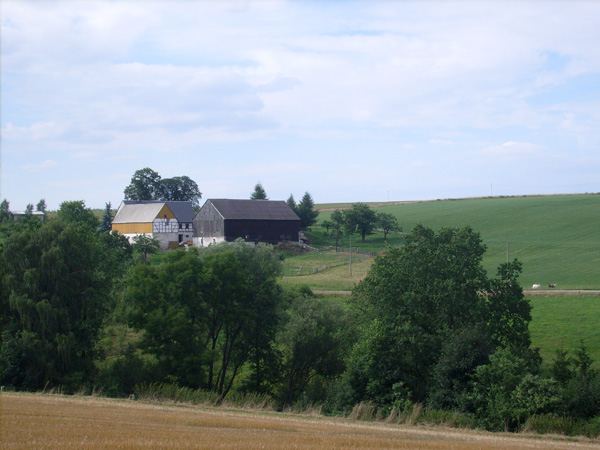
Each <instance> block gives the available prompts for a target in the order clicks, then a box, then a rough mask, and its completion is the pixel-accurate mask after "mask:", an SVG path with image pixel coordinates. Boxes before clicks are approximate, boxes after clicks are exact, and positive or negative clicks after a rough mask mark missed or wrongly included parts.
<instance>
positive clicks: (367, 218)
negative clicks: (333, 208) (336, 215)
mask: <svg viewBox="0 0 600 450" xmlns="http://www.w3.org/2000/svg"><path fill="white" fill-rule="evenodd" d="M344 216H345V219H346V233H348V234H354V233H355V232H357V231H358V232H359V233H360V235H361V237H362V241H363V242H365V237H366V235H367V234H373V230H374V229H375V225H377V214H376V213H375V211H373V209H372V208H371V207H370V206H369V205H367V204H366V203H353V204H352V208H351V209H349V210H347V211H345V212H344Z"/></svg>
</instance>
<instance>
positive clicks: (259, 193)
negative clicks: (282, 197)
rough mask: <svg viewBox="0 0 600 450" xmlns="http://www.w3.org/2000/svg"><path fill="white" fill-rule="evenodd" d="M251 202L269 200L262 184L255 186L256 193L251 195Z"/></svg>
mask: <svg viewBox="0 0 600 450" xmlns="http://www.w3.org/2000/svg"><path fill="white" fill-rule="evenodd" d="M250 200H269V199H268V198H267V193H266V192H265V189H264V188H263V187H262V184H260V182H259V183H257V184H256V186H254V192H252V194H250Z"/></svg>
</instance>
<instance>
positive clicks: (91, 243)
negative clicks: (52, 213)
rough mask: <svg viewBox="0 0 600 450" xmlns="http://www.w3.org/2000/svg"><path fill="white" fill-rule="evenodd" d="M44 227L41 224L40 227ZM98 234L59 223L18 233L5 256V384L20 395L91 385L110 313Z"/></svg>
mask: <svg viewBox="0 0 600 450" xmlns="http://www.w3.org/2000/svg"><path fill="white" fill-rule="evenodd" d="M38 222H39V221H38ZM101 255H102V249H101V247H100V245H99V242H98V240H97V236H96V233H95V230H92V229H90V228H89V227H85V226H81V225H80V224H79V223H77V222H68V221H63V220H54V221H50V222H47V223H45V224H41V222H40V225H39V227H38V229H35V230H32V229H28V228H23V229H21V230H16V231H14V232H13V233H11V235H10V236H9V237H8V238H7V239H6V241H5V242H4V246H3V252H2V295H1V297H0V303H1V306H0V309H1V311H2V318H1V319H0V320H1V321H2V330H3V333H2V342H1V347H0V360H1V361H2V364H1V367H0V371H1V373H0V378H1V382H2V383H3V384H9V385H13V386H15V387H18V388H20V389H41V388H42V387H44V385H50V386H63V387H65V389H67V390H70V389H74V388H77V387H78V386H79V385H81V384H82V383H83V382H85V381H88V380H90V379H91V375H92V373H93V371H94V365H93V359H94V354H95V352H94V343H95V340H96V337H97V333H98V330H99V327H100V325H101V323H102V320H103V317H104V314H105V313H106V308H107V303H108V302H107V301H106V299H107V296H108V294H109V292H110V284H109V281H110V280H109V278H108V277H106V276H105V274H104V273H103V272H102V270H101V264H102V258H101Z"/></svg>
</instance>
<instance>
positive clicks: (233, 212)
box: [194, 199, 300, 246]
mask: <svg viewBox="0 0 600 450" xmlns="http://www.w3.org/2000/svg"><path fill="white" fill-rule="evenodd" d="M299 231H300V218H299V217H298V216H297V215H296V213H294V211H292V209H291V208H290V207H289V206H288V204H287V203H286V202H284V201H274V200H228V199H212V200H207V201H206V203H204V206H202V209H201V210H200V211H199V212H198V214H196V217H194V244H195V245H197V246H206V245H209V244H212V243H218V242H222V241H233V240H235V239H237V238H242V239H244V240H245V241H247V242H268V243H271V244H276V243H279V242H284V241H298V232H299Z"/></svg>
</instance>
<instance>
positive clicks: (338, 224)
mask: <svg viewBox="0 0 600 450" xmlns="http://www.w3.org/2000/svg"><path fill="white" fill-rule="evenodd" d="M345 226H346V218H345V217H344V213H342V211H340V210H339V209H336V210H335V211H334V212H332V213H331V225H330V227H331V235H332V236H333V238H334V239H335V251H336V252H337V251H338V243H339V240H340V239H341V238H342V236H344V228H345Z"/></svg>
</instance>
